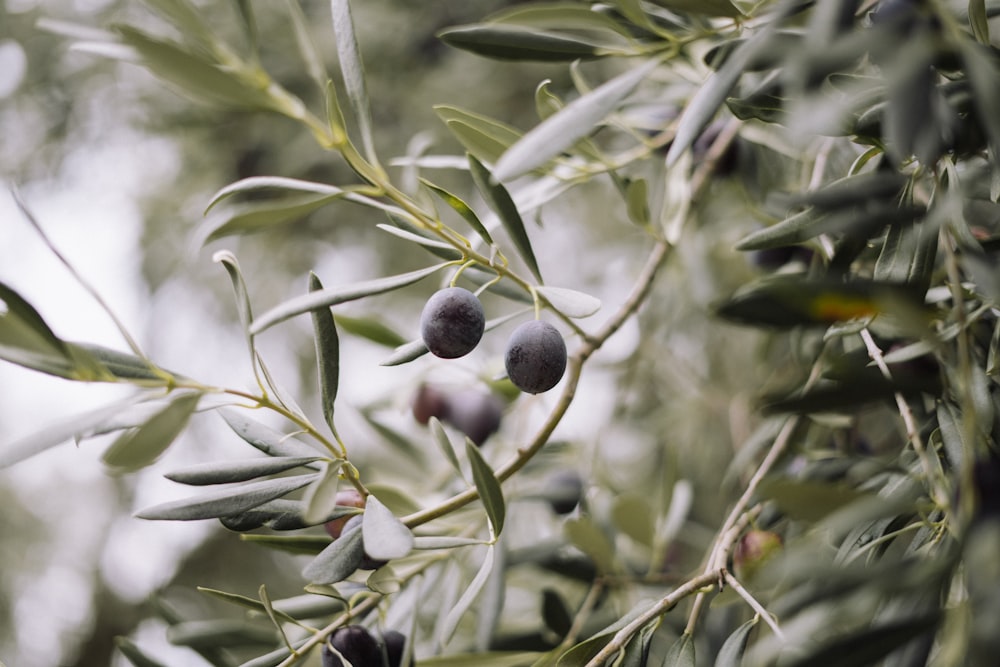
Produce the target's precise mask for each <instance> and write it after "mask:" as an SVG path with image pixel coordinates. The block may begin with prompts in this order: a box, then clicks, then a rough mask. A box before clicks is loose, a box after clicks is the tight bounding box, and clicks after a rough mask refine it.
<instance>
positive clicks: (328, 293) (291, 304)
mask: <svg viewBox="0 0 1000 667" xmlns="http://www.w3.org/2000/svg"><path fill="white" fill-rule="evenodd" d="M450 264H451V262H445V263H443V264H435V265H434V266H430V267H427V268H423V269H418V270H416V271H410V272H409V273H402V274H399V275H395V276H389V277H387V278H376V279H375V280H368V281H365V282H360V283H354V284H353V285H346V286H343V287H329V288H325V289H321V290H317V291H315V292H310V293H309V294H305V295H303V296H299V297H295V298H293V299H289V300H288V301H285V302H284V303H282V304H279V305H277V306H275V307H274V308H272V309H271V310H269V311H267V312H266V313H264V314H263V315H261V316H260V317H258V318H257V320H256V321H255V322H254V323H253V326H252V327H250V333H252V334H254V335H257V334H259V333H261V332H262V331H266V330H267V329H270V328H271V327H273V326H274V325H275V324H278V323H279V322H284V321H285V320H287V319H289V318H291V317H295V316H296V315H301V314H302V313H308V312H310V311H312V310H317V309H319V308H326V307H329V306H335V305H337V304H340V303H345V302H347V301H354V300H357V299H363V298H364V297H367V296H373V295H375V294H382V293H384V292H390V291H392V290H397V289H399V288H401V287H406V286H407V285H412V284H413V283H415V282H417V281H418V280H422V279H424V278H426V277H427V276H429V275H431V274H432V273H435V272H437V271H440V270H441V269H442V268H444V267H446V266H449V265H450Z"/></svg>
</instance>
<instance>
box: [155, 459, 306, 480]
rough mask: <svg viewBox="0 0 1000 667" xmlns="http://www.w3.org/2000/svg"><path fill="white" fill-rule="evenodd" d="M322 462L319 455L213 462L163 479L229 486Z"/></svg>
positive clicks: (180, 471) (181, 470) (171, 474)
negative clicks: (233, 483)
mask: <svg viewBox="0 0 1000 667" xmlns="http://www.w3.org/2000/svg"><path fill="white" fill-rule="evenodd" d="M319 460H320V457H319V456H296V457H277V458H271V457H268V458H259V459H249V460H246V461H212V462H209V463H199V464H197V465H193V466H188V467H187V468H181V469H180V470H174V471H171V472H168V473H164V475H163V476H164V477H166V478H167V479H169V480H171V481H173V482H177V483H178V484H188V485H191V486H204V485H209V484H229V483H232V482H246V481H249V480H251V479H257V478H258V477H264V476H265V475H275V474H277V473H279V472H285V471H286V470H291V469H292V468H298V467H300V466H304V465H308V464H310V463H314V462H316V461H319Z"/></svg>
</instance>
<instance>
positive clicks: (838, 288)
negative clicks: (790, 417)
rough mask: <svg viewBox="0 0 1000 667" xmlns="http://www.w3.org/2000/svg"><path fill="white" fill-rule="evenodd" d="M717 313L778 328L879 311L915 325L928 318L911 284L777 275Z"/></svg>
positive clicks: (825, 322)
mask: <svg viewBox="0 0 1000 667" xmlns="http://www.w3.org/2000/svg"><path fill="white" fill-rule="evenodd" d="M716 312H717V313H718V314H719V315H720V316H722V317H724V318H726V319H730V320H733V321H736V322H740V323H744V324H754V325H758V326H771V327H778V328H787V327H794V326H800V325H802V326H828V325H830V324H833V323H835V322H844V321H847V320H852V319H856V318H868V317H873V316H875V315H878V314H881V313H885V314H891V315H893V316H894V317H897V318H899V319H900V320H901V321H904V322H908V323H910V322H912V323H913V325H914V326H917V325H919V323H920V322H923V323H924V325H926V322H927V317H928V313H927V311H926V308H925V306H924V299H923V293H922V292H920V291H919V290H918V289H916V288H914V287H913V286H909V285H900V284H897V283H889V282H879V281H870V280H860V279H859V280H856V281H853V282H850V283H843V282H839V281H837V280H836V279H805V278H803V277H802V276H774V277H768V278H766V279H763V280H760V281H757V282H755V283H751V284H749V285H746V286H745V287H744V288H742V289H740V290H738V291H737V292H736V294H734V295H733V296H732V297H731V298H730V299H728V300H727V301H725V302H723V303H721V304H719V305H718V306H717V308H716Z"/></svg>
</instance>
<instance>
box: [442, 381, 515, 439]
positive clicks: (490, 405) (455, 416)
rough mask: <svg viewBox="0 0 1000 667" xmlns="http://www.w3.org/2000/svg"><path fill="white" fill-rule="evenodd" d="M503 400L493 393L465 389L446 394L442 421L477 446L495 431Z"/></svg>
mask: <svg viewBox="0 0 1000 667" xmlns="http://www.w3.org/2000/svg"><path fill="white" fill-rule="evenodd" d="M503 408H504V403H503V401H502V400H501V399H500V398H499V397H498V396H496V395H494V394H487V393H484V392H478V391H467V392H461V393H456V394H451V395H450V396H448V400H447V409H446V411H445V414H444V421H446V422H447V423H449V424H451V425H452V426H454V427H455V428H457V429H458V430H459V431H461V432H462V433H464V434H465V435H466V436H468V438H469V440H472V442H474V443H475V444H476V445H477V446H478V445H482V444H483V443H484V442H486V439H487V438H489V437H490V436H491V435H493V434H494V433H496V432H497V430H498V429H499V428H500V422H501V421H502V420H503Z"/></svg>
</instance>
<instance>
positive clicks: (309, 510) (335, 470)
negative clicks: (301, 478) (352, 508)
mask: <svg viewBox="0 0 1000 667" xmlns="http://www.w3.org/2000/svg"><path fill="white" fill-rule="evenodd" d="M342 467H343V461H331V462H329V463H327V464H326V467H325V468H324V470H323V472H322V474H321V475H320V476H319V477H318V478H317V479H316V481H315V482H313V483H312V484H310V485H309V487H308V488H306V492H305V494H304V495H303V497H302V502H303V503H304V504H305V506H306V509H305V512H303V514H302V520H303V521H304V522H305V523H306V524H309V525H313V524H317V523H322V522H323V521H324V520H325V519H326V518H327V517H329V516H330V515H331V514H332V513H333V511H334V508H336V507H337V487H338V486H339V485H340V471H341V468H342Z"/></svg>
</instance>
